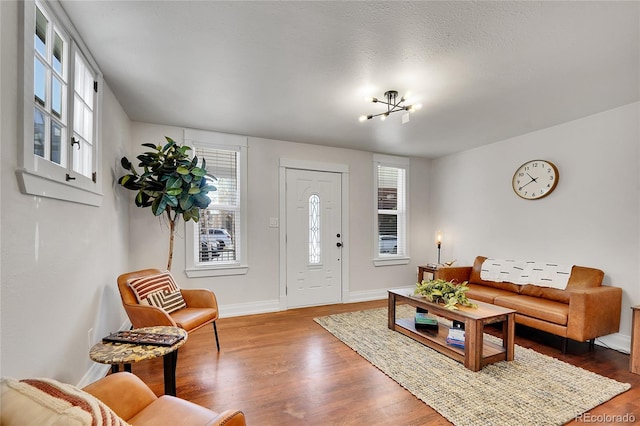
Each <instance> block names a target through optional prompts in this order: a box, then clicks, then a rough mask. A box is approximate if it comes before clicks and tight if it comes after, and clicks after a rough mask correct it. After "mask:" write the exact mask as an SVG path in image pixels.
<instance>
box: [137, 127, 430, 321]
mask: <svg viewBox="0 0 640 426" xmlns="http://www.w3.org/2000/svg"><path fill="white" fill-rule="evenodd" d="M182 131H183V130H182V129H181V128H177V127H168V126H158V125H154V124H146V123H135V122H134V123H133V125H132V148H131V149H132V151H133V152H139V151H141V147H140V144H141V143H145V142H151V143H159V142H162V141H164V136H170V137H172V138H174V139H176V140H182V138H183V134H182ZM280 158H288V159H295V160H307V161H320V162H327V163H340V164H346V165H348V167H349V179H350V191H349V192H350V196H351V199H350V203H349V213H350V218H349V228H350V238H349V242H348V244H345V249H347V250H349V255H350V274H349V283H350V293H351V297H350V299H351V300H364V299H368V298H380V297H386V293H385V291H384V290H385V289H387V288H393V287H401V286H412V285H414V284H415V281H416V270H417V265H418V264H422V263H424V262H426V261H427V257H428V256H429V255H430V254H431V253H429V251H428V250H429V248H430V247H431V245H427V244H426V242H425V240H424V239H423V236H424V235H425V232H426V229H427V228H428V225H429V217H428V204H427V203H428V195H429V194H428V186H427V185H426V184H425V182H427V181H428V173H429V161H428V160H423V159H411V166H410V168H411V194H410V196H411V211H410V219H411V235H410V237H411V246H410V253H411V263H410V264H409V265H402V266H387V267H377V268H376V267H374V266H373V263H372V254H373V253H372V252H373V232H372V231H373V223H374V222H373V221H374V216H373V212H372V209H373V154H372V153H369V152H363V151H354V150H347V149H339V148H329V147H321V146H315V145H307V144H301V143H295V142H285V141H276V140H267V139H260V138H252V137H250V138H249V148H248V163H249V172H248V175H249V176H248V180H249V182H248V186H247V188H248V198H249V202H248V251H249V252H248V258H249V272H248V273H247V274H246V275H238V276H227V277H211V278H191V279H188V278H187V276H186V275H185V274H184V268H185V251H184V249H185V244H184V224H183V223H181V225H180V228H179V229H180V231H179V233H180V238H178V239H176V243H175V246H174V258H173V267H172V273H173V274H174V276H176V278H177V279H178V280H179V282H180V285H182V286H183V287H204V288H210V289H212V290H213V291H215V292H216V295H217V297H218V303H219V304H220V311H221V315H222V316H225V315H229V314H230V313H232V314H238V313H251V312H259V311H261V310H274V309H277V306H278V298H279V230H278V229H276V228H269V218H270V217H278V216H279V210H278V209H279V203H278V200H279V194H278V188H279V182H278V171H279V169H278V167H279V161H280ZM130 218H131V246H130V256H131V262H132V265H131V266H132V267H133V269H142V268H149V267H157V268H165V267H166V257H167V250H168V248H167V247H168V235H169V234H168V229H167V227H166V225H164V224H162V223H161V221H160V220H158V219H156V218H154V217H153V216H152V214H151V212H150V211H149V210H148V209H140V208H137V207H135V206H134V205H133V204H132V205H131V207H130ZM281 225H282V224H281ZM432 239H433V238H432V237H431V236H428V241H429V242H431V241H432ZM433 251H434V254H433V255H432V256H431V259H432V260H433V259H434V258H435V249H433Z"/></svg>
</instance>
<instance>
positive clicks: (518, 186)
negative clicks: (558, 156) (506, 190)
mask: <svg viewBox="0 0 640 426" xmlns="http://www.w3.org/2000/svg"><path fill="white" fill-rule="evenodd" d="M559 178H560V175H559V174H558V168H557V167H556V166H555V165H554V164H553V163H552V162H551V161H546V160H531V161H527V162H526V163H524V164H523V165H522V166H520V167H518V169H517V170H516V172H515V173H514V174H513V179H512V181H511V184H512V185H513V190H514V192H515V193H516V194H518V196H519V197H521V198H524V199H525V200H537V199H539V198H543V197H546V196H547V195H549V194H551V192H553V190H554V189H556V185H558V179H559Z"/></svg>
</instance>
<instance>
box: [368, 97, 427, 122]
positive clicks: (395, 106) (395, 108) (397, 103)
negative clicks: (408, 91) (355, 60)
mask: <svg viewBox="0 0 640 426" xmlns="http://www.w3.org/2000/svg"><path fill="white" fill-rule="evenodd" d="M384 97H385V99H386V101H383V100H380V99H378V98H375V97H368V98H366V99H365V100H366V101H367V102H373V103H374V104H376V103H380V104H385V105H387V110H386V111H385V112H381V113H379V114H369V115H361V116H360V117H359V118H358V120H360V122H363V121H367V120H371V119H372V118H374V117H380V120H382V121H384V120H385V119H386V118H387V117H388V116H389V115H390V114H391V113H393V112H399V111H407V112H415V111H416V110H419V109H420V108H422V105H420V104H415V105H403V103H404V102H405V100H406V99H405V97H404V96H402V97H401V98H400V99H399V100H398V92H397V91H396V90H388V91H386V92H384Z"/></svg>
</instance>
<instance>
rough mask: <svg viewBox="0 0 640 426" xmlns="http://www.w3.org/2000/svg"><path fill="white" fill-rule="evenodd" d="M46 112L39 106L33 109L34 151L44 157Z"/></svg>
mask: <svg viewBox="0 0 640 426" xmlns="http://www.w3.org/2000/svg"><path fill="white" fill-rule="evenodd" d="M44 132H45V126H44V114H43V113H42V111H40V110H39V109H38V108H35V110H34V111H33V153H34V154H35V155H38V156H40V157H44V149H45V146H44V141H45V135H44Z"/></svg>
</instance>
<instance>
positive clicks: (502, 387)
mask: <svg viewBox="0 0 640 426" xmlns="http://www.w3.org/2000/svg"><path fill="white" fill-rule="evenodd" d="M414 313H415V308H411V307H409V306H407V305H401V306H398V309H397V313H396V315H397V318H412V317H413V314H414ZM315 321H316V322H317V323H318V324H320V325H321V326H322V327H324V328H325V329H326V330H327V331H329V332H330V333H331V334H333V335H334V336H336V337H337V338H338V339H340V340H341V341H342V342H344V343H345V344H347V345H348V346H349V347H351V348H352V349H353V350H354V351H356V352H357V353H358V354H359V355H361V356H362V357H363V358H365V359H366V360H367V361H369V362H370V363H371V364H373V365H375V366H376V367H378V368H379V369H380V370H381V371H382V372H384V373H385V374H386V375H387V376H389V377H390V378H392V379H393V380H395V381H396V382H398V384H400V385H401V386H402V387H404V388H405V389H407V390H408V391H409V392H411V393H412V394H413V395H415V396H416V397H418V398H419V399H421V400H422V401H424V402H425V403H427V404H428V405H429V406H430V407H432V408H433V409H434V410H436V411H437V412H438V413H440V414H441V415H442V416H444V417H445V418H446V419H448V420H449V421H450V422H452V423H454V424H456V425H461V426H464V425H482V426H487V425H496V426H497V425H506V426H513V425H533V424H535V425H562V424H564V423H566V422H568V421H571V420H573V419H575V418H576V416H577V415H579V414H581V413H585V412H587V411H589V410H591V409H592V408H594V407H596V406H598V405H600V404H602V403H603V402H605V401H608V400H609V399H611V398H613V397H614V396H616V395H618V394H620V393H622V392H624V391H626V390H628V389H629V388H630V387H631V385H629V384H627V383H620V382H617V381H615V380H612V379H609V378H606V377H603V376H600V375H598V374H595V373H592V372H589V371H587V370H584V369H581V368H578V367H575V366H573V365H571V364H567V363H565V362H562V361H559V360H557V359H555V358H551V357H549V356H546V355H542V354H540V353H538V352H535V351H533V350H531V349H527V348H523V347H521V346H518V345H516V347H515V359H514V360H513V361H510V362H505V361H502V362H498V363H495V364H491V365H488V366H485V367H484V368H483V369H482V370H480V371H479V372H475V373H474V372H472V371H470V370H467V369H466V368H464V366H463V365H462V364H461V363H459V362H457V361H454V360H452V359H450V358H448V357H446V356H445V355H442V354H440V353H438V352H436V351H434V350H432V349H430V348H428V347H426V346H424V345H422V344H421V343H418V342H416V341H414V340H412V339H410V338H409V337H407V336H404V335H402V334H400V333H398V332H395V331H391V330H389V329H388V328H387V309H386V308H379V309H370V310H366V311H358V312H349V313H344V314H337V315H331V316H327V317H322V318H316V319H315ZM485 338H488V339H490V340H493V341H496V342H500V339H498V338H496V337H494V336H491V335H488V334H485Z"/></svg>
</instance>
